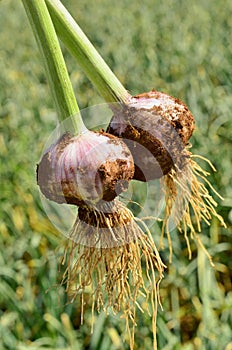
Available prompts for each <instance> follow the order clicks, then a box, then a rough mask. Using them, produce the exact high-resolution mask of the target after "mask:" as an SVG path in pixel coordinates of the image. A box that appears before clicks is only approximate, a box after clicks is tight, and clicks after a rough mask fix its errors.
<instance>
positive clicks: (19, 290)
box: [0, 0, 232, 350]
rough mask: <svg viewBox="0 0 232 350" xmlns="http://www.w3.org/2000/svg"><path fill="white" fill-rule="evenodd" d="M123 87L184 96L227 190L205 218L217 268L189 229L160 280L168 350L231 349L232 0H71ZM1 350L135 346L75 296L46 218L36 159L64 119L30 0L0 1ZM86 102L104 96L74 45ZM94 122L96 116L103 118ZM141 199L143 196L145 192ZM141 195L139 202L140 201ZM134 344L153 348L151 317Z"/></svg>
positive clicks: (73, 72)
mask: <svg viewBox="0 0 232 350" xmlns="http://www.w3.org/2000/svg"><path fill="white" fill-rule="evenodd" d="M63 3H64V4H65V5H67V7H68V8H69V9H70V11H71V13H72V14H73V16H74V17H75V18H76V20H77V21H78V23H79V25H80V26H81V27H82V29H83V30H84V31H85V32H86V34H87V35H88V36H89V38H90V39H91V41H92V42H93V43H94V45H95V46H96V48H97V49H98V50H99V51H100V53H101V54H102V55H103V57H104V58H105V60H106V62H107V63H108V64H109V65H110V67H111V68H112V69H113V71H114V72H115V73H116V75H117V76H118V78H119V79H120V80H121V82H122V83H123V84H124V85H125V87H126V88H127V89H128V90H129V91H131V92H132V93H133V94H135V93H141V92H144V91H149V90H150V89H152V88H156V89H158V90H161V91H165V92H167V93H169V94H171V95H174V96H176V97H179V98H181V99H182V100H184V101H185V102H186V104H187V105H188V106H189V108H190V109H191V111H192V112H193V114H194V116H195V118H196V125H197V127H196V131H195V133H194V135H193V137H192V138H191V142H192V145H193V149H192V151H193V152H194V153H197V154H201V155H203V156H207V157H208V158H209V159H210V160H211V161H212V162H213V164H214V165H215V167H216V168H217V169H218V172H217V173H215V174H213V175H212V176H211V181H212V183H213V184H214V186H215V188H216V189H217V190H218V191H219V192H220V194H221V195H222V196H223V197H224V198H225V200H224V201H223V202H222V201H220V204H219V206H218V212H219V213H220V214H221V215H223V217H224V220H225V221H226V223H227V225H228V229H227V230H226V229H224V228H222V227H221V226H220V225H219V223H218V221H217V220H214V219H213V220H212V225H211V226H210V227H206V226H204V229H203V232H202V236H203V242H204V243H205V245H206V246H207V247H208V250H209V252H210V253H211V254H212V256H213V259H214V262H215V265H216V267H215V269H214V270H213V269H212V268H211V267H210V266H209V263H208V261H207V258H206V257H205V255H204V253H202V251H201V250H200V249H199V250H198V248H197V247H196V245H195V244H194V243H193V244H192V249H193V259H192V260H191V261H189V260H188V256H187V251H186V245H185V242H184V240H183V238H182V237H180V236H178V235H177V234H175V232H174V233H173V235H174V256H173V263H172V265H169V264H168V250H167V249H165V250H164V251H163V252H162V257H163V259H164V260H165V262H166V263H167V264H168V268H167V271H166V272H165V279H164V280H163V281H162V283H161V297H162V304H163V311H162V310H161V309H159V313H158V320H157V324H158V345H159V349H162V350H169V349H170V350H173V349H175V350H178V349H183V350H193V349H194V350H203V349H206V350H211V349H212V350H222V349H225V350H231V349H232V339H231V327H232V288H231V275H232V262H231V247H232V239H231V231H232V227H231V224H232V210H231V208H232V186H231V164H232V152H231V143H232V117H231V115H232V74H231V72H232V41H231V34H232V2H231V1H230V0H228V1H226V0H222V1H217V0H204V1H202V0H197V1H190V0H186V1H182V0H173V1H171V0H167V1H157V0H153V1H152V0H144V1H143V2H133V1H129V0H118V1H117V2H115V3H114V2H112V1H109V0H89V1H84V0H80V1H75V0H69V1H63ZM0 23H1V31H0V155H1V164H0V165H1V189H0V199H1V200H0V218H1V219H0V233H1V234H0V349H1V350H8V349H9V350H15V349H19V350H24V349H31V350H37V349H57V350H61V349H66V350H79V349H80V350H82V349H89V350H93V349H100V350H108V349H111V350H119V349H125V350H127V349H128V345H127V343H124V342H123V337H122V333H123V329H124V323H123V321H122V320H120V318H119V316H113V315H110V316H108V317H107V318H106V317H105V316H104V314H100V315H96V319H95V329H94V334H93V335H92V336H91V334H90V321H91V317H90V316H91V312H90V310H89V308H88V305H86V313H85V323H84V325H83V326H80V303H79V301H78V300H77V301H76V302H75V303H74V304H72V305H69V304H67V298H66V295H65V293H64V290H63V289H62V288H60V289H56V288H53V289H51V290H50V291H49V292H47V289H48V288H49V287H51V286H54V285H55V284H56V283H58V282H59V281H60V272H59V251H57V247H58V246H59V244H60V242H61V240H62V237H61V235H60V234H59V233H58V232H57V231H56V230H55V228H54V227H53V226H52V224H51V223H50V222H49V220H48V219H47V217H46V215H45V213H44V211H43V208H42V204H41V201H40V195H39V191H38V188H37V185H36V180H35V168H36V163H37V162H38V161H39V159H40V156H41V152H42V150H43V147H44V144H45V142H46V141H47V138H48V136H49V135H50V133H51V132H52V131H53V129H54V128H55V126H56V124H57V119H56V113H55V110H54V104H53V101H52V99H51V95H50V91H49V88H48V85H47V81H46V77H45V74H44V69H43V66H42V63H41V58H40V55H39V53H38V50H37V47H36V44H35V40H34V37H33V35H32V32H31V30H30V27H29V24H28V21H27V19H26V16H25V13H24V9H23V7H22V5H21V3H20V1H15V0H2V1H0ZM63 52H64V56H65V59H66V62H67V65H68V69H69V72H70V77H71V80H72V83H73V86H74V89H75V92H76V96H77V100H78V102H79V104H80V107H81V108H85V107H88V106H92V105H94V104H98V103H102V102H103V100H102V98H101V97H100V96H99V95H98V94H97V92H96V91H95V90H94V88H93V87H92V85H91V83H89V81H88V80H87V78H86V77H85V75H84V74H83V73H82V71H81V70H80V68H79V67H78V65H77V64H76V62H75V61H74V60H73V58H72V57H71V56H70V55H69V53H68V52H67V51H66V50H65V49H64V50H63ZM95 123H96V121H95ZM140 196H141V197H142V196H143V193H141V194H140ZM138 199H139V198H138ZM137 318H138V327H137V330H136V346H135V349H140V348H141V349H145V350H146V349H151V348H152V332H151V319H150V318H149V317H147V316H146V315H142V314H139V313H138V315H137Z"/></svg>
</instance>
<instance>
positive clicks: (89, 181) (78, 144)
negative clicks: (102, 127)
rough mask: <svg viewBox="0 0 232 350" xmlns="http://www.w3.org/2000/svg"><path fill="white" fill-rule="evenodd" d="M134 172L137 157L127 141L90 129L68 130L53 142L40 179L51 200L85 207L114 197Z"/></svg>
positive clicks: (46, 156)
mask: <svg viewBox="0 0 232 350" xmlns="http://www.w3.org/2000/svg"><path fill="white" fill-rule="evenodd" d="M133 174H134V163H133V158H132V155H131V153H130V151H129V149H128V147H127V146H126V144H125V143H124V142H123V140H120V139H118V138H117V137H115V136H112V135H108V134H106V133H104V132H92V131H87V132H84V133H82V134H81V135H78V136H72V135H71V134H70V133H65V134H64V135H63V136H62V137H61V138H60V139H59V140H58V141H57V142H56V143H55V144H53V145H51V147H50V148H49V149H48V150H47V151H46V152H45V154H44V155H43V157H42V159H41V161H40V163H39V165H38V168H37V182H38V185H39V186H40V189H41V192H42V193H43V194H44V195H45V196H46V197H47V198H48V199H50V200H53V201H55V202H57V203H68V204H75V205H81V206H83V205H84V204H85V205H90V204H91V205H93V204H96V203H98V202H99V201H101V200H103V201H111V200H113V199H114V198H115V197H116V196H117V195H118V194H120V193H121V192H123V191H125V190H126V189H127V186H128V182H129V181H130V180H131V179H132V178H133Z"/></svg>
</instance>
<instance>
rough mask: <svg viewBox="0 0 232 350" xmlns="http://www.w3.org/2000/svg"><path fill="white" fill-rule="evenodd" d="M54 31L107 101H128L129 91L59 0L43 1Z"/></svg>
mask: <svg viewBox="0 0 232 350" xmlns="http://www.w3.org/2000/svg"><path fill="white" fill-rule="evenodd" d="M46 3H47V6H48V10H49V12H50V14H51V18H52V20H53V23H54V26H55V28H56V31H57V34H58V36H59V37H60V39H61V40H62V42H63V43H64V45H65V46H66V47H67V48H68V50H69V51H70V52H71V53H72V55H73V56H74V57H75V58H76V59H77V61H78V63H79V65H80V66H81V67H82V69H83V70H84V72H85V74H86V75H87V76H88V78H89V79H90V80H91V81H92V83H93V85H94V86H95V87H96V88H97V90H98V91H99V93H100V94H101V96H102V97H103V98H104V99H105V101H106V102H109V103H112V102H120V103H127V101H128V99H129V98H130V94H129V93H128V91H127V90H126V89H125V88H124V86H123V85H122V84H121V83H120V81H119V80H118V79H117V77H116V76H115V75H114V73H113V72H112V71H111V69H110V68H109V67H108V65H107V64H106V62H105V61H104V60H103V58H102V57H101V56H100V54H99V53H98V52H97V50H96V49H95V47H94V46H93V45H92V44H91V42H90V41H89V39H88V38H87V37H86V35H85V34H84V32H83V31H82V30H81V29H80V27H79V26H78V24H77V23H76V22H75V20H74V19H73V17H72V16H71V15H70V13H69V12H68V11H67V9H66V8H65V7H64V6H63V4H62V3H61V2H60V1H59V0H46Z"/></svg>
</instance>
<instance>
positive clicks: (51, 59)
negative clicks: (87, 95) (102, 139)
mask: <svg viewBox="0 0 232 350" xmlns="http://www.w3.org/2000/svg"><path fill="white" fill-rule="evenodd" d="M22 2H23V5H24V8H25V10H26V13H27V16H28V18H29V21H30V23H31V27H32V29H33V32H34V35H35V38H36V41H37V44H38V46H39V49H40V51H41V54H42V57H43V62H44V65H45V70H46V76H47V78H48V82H49V85H50V88H51V91H52V95H53V98H54V101H55V105H56V109H57V113H58V118H59V121H60V122H62V121H63V120H65V119H66V118H68V117H70V116H75V117H73V118H72V128H73V129H74V131H75V133H80V132H81V131H82V130H83V128H84V124H83V121H82V119H81V115H80V111H79V108H78V104H77V101H76V98H75V95H74V92H73V88H72V84H71V82H70V79H69V75H68V71H67V68H66V65H65V61H64V58H63V55H62V52H61V48H60V45H59V41H58V38H57V35H56V32H55V29H54V26H53V23H52V20H51V17H50V14H49V12H48V9H47V6H46V3H45V1H44V0H22Z"/></svg>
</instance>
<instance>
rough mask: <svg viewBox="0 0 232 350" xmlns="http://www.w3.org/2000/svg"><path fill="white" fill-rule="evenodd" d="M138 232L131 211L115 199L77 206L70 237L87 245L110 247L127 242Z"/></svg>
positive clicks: (134, 237) (135, 237)
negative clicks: (90, 205) (93, 205)
mask: <svg viewBox="0 0 232 350" xmlns="http://www.w3.org/2000/svg"><path fill="white" fill-rule="evenodd" d="M140 234H141V231H140V230H139V227H138V226H137V225H136V224H135V222H134V220H133V214H132V213H131V211H130V210H129V209H127V208H126V207H125V206H124V205H123V204H122V203H121V202H119V201H117V200H115V201H111V202H104V201H103V202H101V203H99V204H98V205H97V206H95V207H88V206H83V207H79V209H78V217H77V219H76V222H75V224H74V225H73V229H72V231H71V233H70V239H72V240H73V241H74V242H75V243H80V244H83V245H86V246H89V247H94V248H111V247H116V246H120V245H125V244H128V243H130V242H131V241H133V240H136V239H137V238H138V236H139V235H140Z"/></svg>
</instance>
